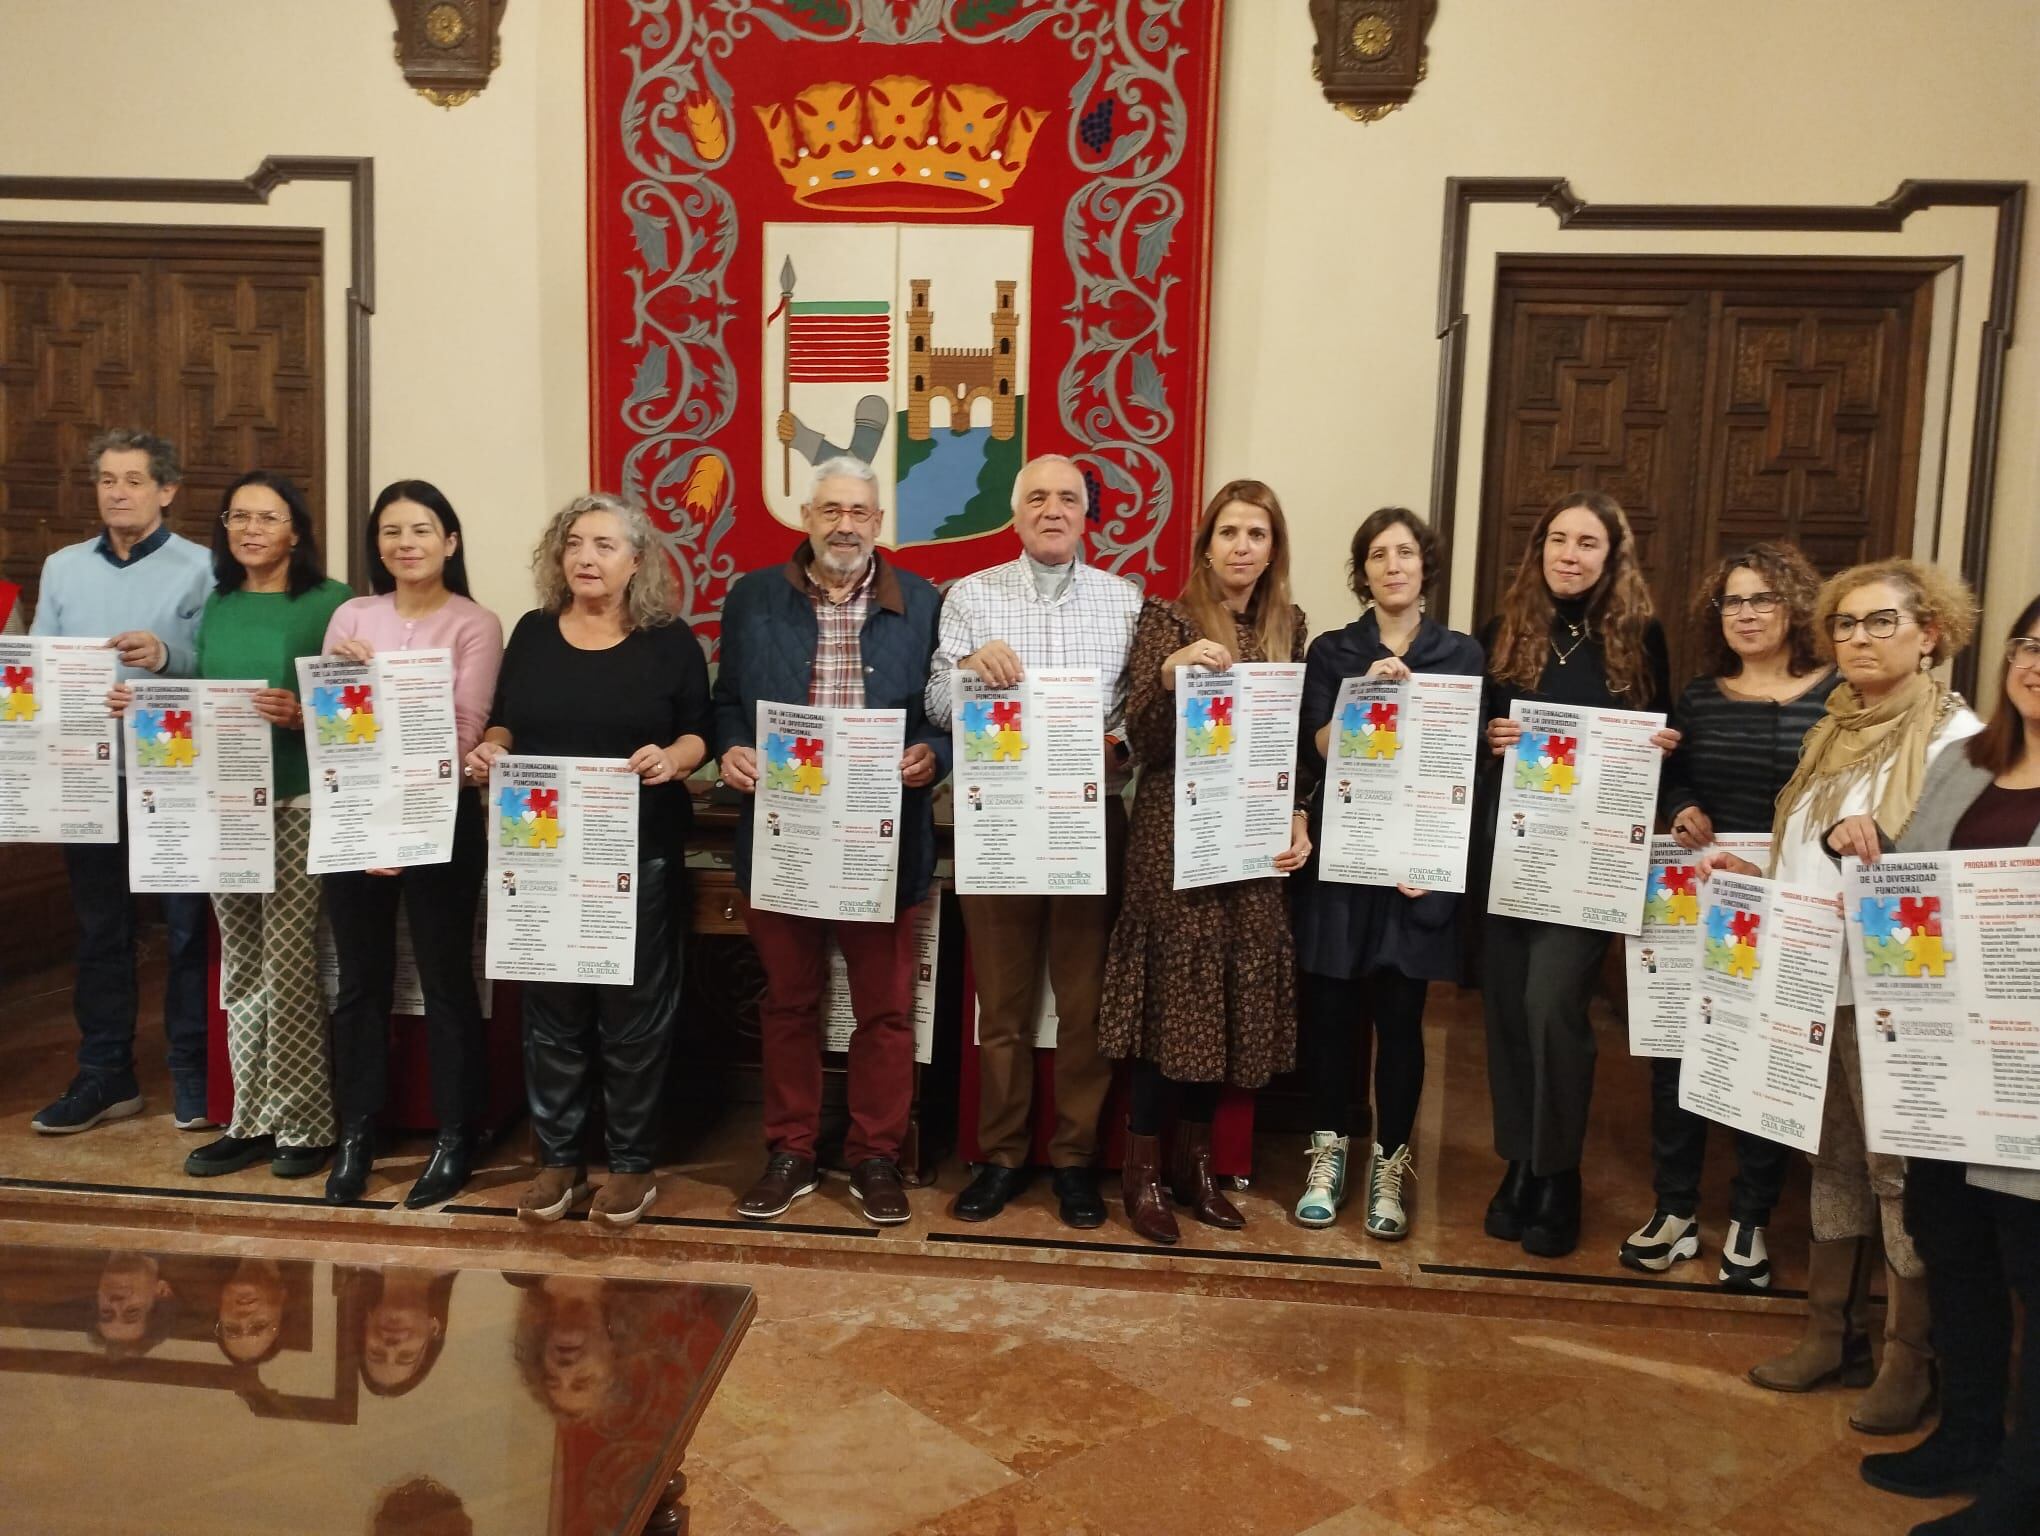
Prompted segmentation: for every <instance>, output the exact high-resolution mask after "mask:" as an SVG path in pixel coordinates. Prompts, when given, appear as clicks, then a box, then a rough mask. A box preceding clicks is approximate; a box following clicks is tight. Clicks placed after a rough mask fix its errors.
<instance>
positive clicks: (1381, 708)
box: [1367, 699, 1401, 731]
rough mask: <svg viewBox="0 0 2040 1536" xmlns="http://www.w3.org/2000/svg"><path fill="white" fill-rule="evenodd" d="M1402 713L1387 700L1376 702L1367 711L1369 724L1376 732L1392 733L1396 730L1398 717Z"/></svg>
mask: <svg viewBox="0 0 2040 1536" xmlns="http://www.w3.org/2000/svg"><path fill="white" fill-rule="evenodd" d="M1399 713H1401V711H1400V710H1399V709H1398V708H1397V707H1396V706H1395V705H1393V704H1391V703H1389V702H1388V701H1387V700H1386V699H1381V700H1378V701H1376V702H1375V703H1374V704H1372V705H1370V706H1369V707H1368V710H1367V723H1368V724H1369V725H1371V726H1373V727H1374V728H1375V729H1376V730H1382V731H1392V730H1394V729H1395V728H1396V716H1397V715H1398V714H1399Z"/></svg>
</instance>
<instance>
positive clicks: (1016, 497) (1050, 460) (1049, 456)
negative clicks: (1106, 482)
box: [1010, 453, 1091, 517]
mask: <svg viewBox="0 0 2040 1536" xmlns="http://www.w3.org/2000/svg"><path fill="white" fill-rule="evenodd" d="M1037 464H1067V465H1069V467H1070V468H1071V469H1074V470H1075V471H1076V472H1077V478H1078V479H1079V480H1083V481H1084V499H1085V500H1086V501H1089V500H1090V498H1091V482H1090V481H1089V480H1085V479H1084V466H1083V465H1081V464H1079V463H1078V462H1077V461H1076V460H1075V459H1073V458H1071V457H1070V456H1069V455H1068V454H1066V453H1042V454H1036V455H1035V456H1034V457H1033V458H1031V459H1029V460H1028V461H1027V462H1026V463H1025V464H1022V465H1021V466H1020V473H1019V474H1018V475H1015V476H1014V477H1013V496H1012V500H1011V503H1010V505H1011V506H1012V508H1013V513H1014V515H1015V516H1016V517H1017V516H1018V515H1019V512H1020V480H1021V477H1022V476H1024V475H1025V474H1026V473H1027V471H1028V470H1030V469H1032V468H1034V466H1035V465H1037Z"/></svg>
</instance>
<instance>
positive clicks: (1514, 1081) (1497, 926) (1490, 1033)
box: [1481, 917, 1609, 1178]
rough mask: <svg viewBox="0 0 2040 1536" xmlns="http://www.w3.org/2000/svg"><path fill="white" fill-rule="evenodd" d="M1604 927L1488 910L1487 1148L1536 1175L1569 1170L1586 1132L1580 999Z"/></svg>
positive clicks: (1595, 975)
mask: <svg viewBox="0 0 2040 1536" xmlns="http://www.w3.org/2000/svg"><path fill="white" fill-rule="evenodd" d="M1608 937H1609V936H1608V935H1607V934H1605V933H1596V932H1594V931H1593V930H1591V929H1587V928H1561V927H1559V926H1558V925H1557V924H1555V923H1538V922H1531V921H1528V920H1526V919H1523V918H1515V917H1490V918H1489V919H1488V926H1487V957H1486V974H1485V977H1484V979H1483V983H1482V988H1481V1008H1482V1012H1483V1013H1484V1014H1485V1015H1486V1017H1487V1045H1488V1093H1489V1096H1490V1098H1491V1099H1492V1100H1493V1102H1494V1117H1495V1151H1496V1152H1497V1153H1498V1154H1499V1155H1500V1156H1502V1157H1504V1158H1506V1159H1507V1160H1508V1161H1510V1162H1512V1163H1528V1164H1529V1165H1530V1171H1531V1172H1532V1173H1533V1174H1535V1175H1536V1176H1537V1177H1538V1178H1548V1177H1549V1176H1550V1175H1552V1174H1554V1173H1570V1172H1572V1171H1573V1170H1574V1169H1576V1168H1578V1167H1579V1165H1580V1155H1581V1151H1582V1149H1583V1148H1584V1147H1585V1145H1586V1140H1587V1110H1588V1108H1589V1107H1590V1106H1591V1105H1592V1103H1593V1099H1594V1060H1595V1057H1596V1055H1597V1054H1598V1049H1599V1048H1598V1046H1597V1045H1596V1043H1595V1040H1594V1027H1593V1025H1592V1024H1591V1023H1589V1022H1588V1019H1587V1005H1588V1003H1589V1002H1591V1001H1592V999H1593V996H1594V983H1595V982H1596V981H1597V980H1598V979H1599V978H1600V973H1601V957H1602V956H1603V955H1604V954H1606V953H1607V949H1608Z"/></svg>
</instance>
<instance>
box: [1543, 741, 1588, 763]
mask: <svg viewBox="0 0 2040 1536" xmlns="http://www.w3.org/2000/svg"><path fill="white" fill-rule="evenodd" d="M1579 745H1580V739H1579V737H1577V736H1552V737H1549V738H1547V739H1546V740H1545V743H1544V755H1545V756H1546V757H1548V758H1550V759H1551V760H1552V761H1553V762H1554V763H1570V762H1572V761H1573V754H1574V752H1576V751H1577V750H1578V749H1579ZM1575 766H1577V765H1575Z"/></svg>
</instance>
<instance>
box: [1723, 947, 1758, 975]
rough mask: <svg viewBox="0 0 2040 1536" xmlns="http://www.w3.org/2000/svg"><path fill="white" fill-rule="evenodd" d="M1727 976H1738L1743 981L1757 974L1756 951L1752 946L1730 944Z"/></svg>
mask: <svg viewBox="0 0 2040 1536" xmlns="http://www.w3.org/2000/svg"><path fill="white" fill-rule="evenodd" d="M1728 974H1729V975H1731V976H1740V977H1742V978H1743V979H1744V980H1745V981H1747V980H1748V979H1749V978H1750V977H1752V976H1754V975H1756V974H1757V949H1756V946H1755V945H1754V944H1731V945H1730V946H1729V950H1728Z"/></svg>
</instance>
